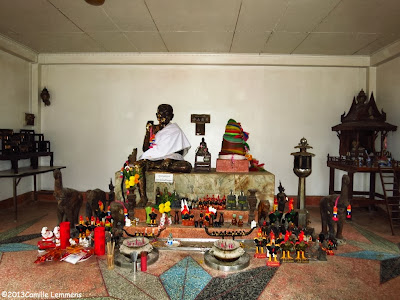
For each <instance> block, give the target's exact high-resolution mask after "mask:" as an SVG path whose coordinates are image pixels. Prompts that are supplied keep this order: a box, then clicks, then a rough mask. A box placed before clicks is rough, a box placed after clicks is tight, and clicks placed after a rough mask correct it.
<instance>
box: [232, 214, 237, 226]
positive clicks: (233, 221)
mask: <svg viewBox="0 0 400 300" xmlns="http://www.w3.org/2000/svg"><path fill="white" fill-rule="evenodd" d="M232 225H237V220H236V214H233V215H232Z"/></svg>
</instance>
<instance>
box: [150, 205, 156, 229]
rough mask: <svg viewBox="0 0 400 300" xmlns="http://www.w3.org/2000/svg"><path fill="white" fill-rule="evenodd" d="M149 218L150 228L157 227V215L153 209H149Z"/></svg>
mask: <svg viewBox="0 0 400 300" xmlns="http://www.w3.org/2000/svg"><path fill="white" fill-rule="evenodd" d="M149 217H150V226H157V221H156V218H157V214H156V213H155V211H154V207H152V208H151V213H150V214H149Z"/></svg>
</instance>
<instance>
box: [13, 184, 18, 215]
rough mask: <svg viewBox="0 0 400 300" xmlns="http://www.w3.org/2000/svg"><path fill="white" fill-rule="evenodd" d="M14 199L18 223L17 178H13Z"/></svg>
mask: <svg viewBox="0 0 400 300" xmlns="http://www.w3.org/2000/svg"><path fill="white" fill-rule="evenodd" d="M13 199H14V222H17V218H18V210H17V178H16V177H14V178H13Z"/></svg>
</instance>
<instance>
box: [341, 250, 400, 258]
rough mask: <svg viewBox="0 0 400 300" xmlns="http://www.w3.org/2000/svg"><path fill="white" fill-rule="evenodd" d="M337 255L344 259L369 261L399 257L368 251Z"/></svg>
mask: <svg viewBox="0 0 400 300" xmlns="http://www.w3.org/2000/svg"><path fill="white" fill-rule="evenodd" d="M337 255H338V256H344V257H351V258H361V259H371V260H385V259H389V258H394V257H399V255H397V254H391V253H386V252H377V251H369V250H365V251H356V252H349V253H341V254H337Z"/></svg>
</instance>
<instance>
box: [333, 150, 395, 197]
mask: <svg viewBox="0 0 400 300" xmlns="http://www.w3.org/2000/svg"><path fill="white" fill-rule="evenodd" d="M327 165H328V167H329V195H331V194H334V193H337V194H340V191H335V170H336V169H338V170H342V171H345V172H347V174H348V175H349V177H350V185H349V201H350V203H351V204H352V202H351V201H352V200H353V196H354V195H360V196H361V195H363V196H368V199H369V200H370V204H373V203H374V202H375V201H376V198H381V199H384V198H385V197H384V195H383V194H380V193H377V192H376V191H375V181H376V173H379V168H378V167H377V166H372V167H358V166H356V165H355V164H346V163H344V162H343V161H335V160H334V158H333V157H329V158H328V162H327ZM395 172H396V176H397V178H400V167H395ZM355 173H369V191H354V190H353V180H354V174H355Z"/></svg>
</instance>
